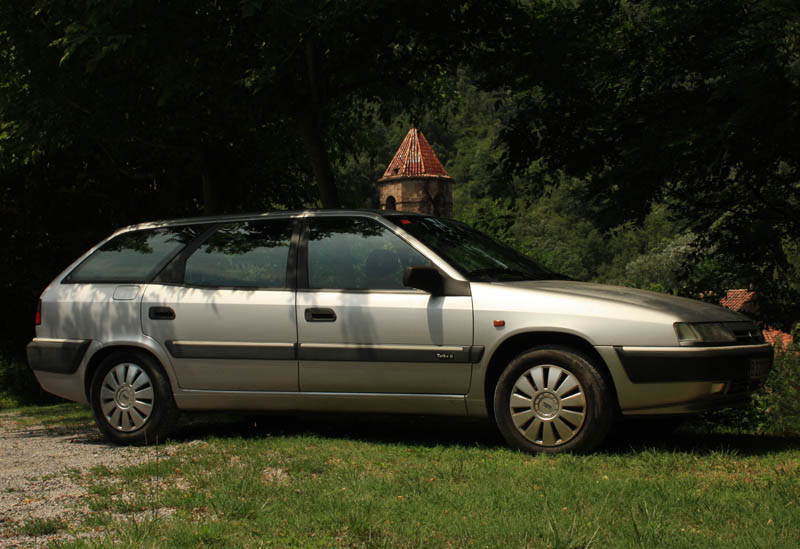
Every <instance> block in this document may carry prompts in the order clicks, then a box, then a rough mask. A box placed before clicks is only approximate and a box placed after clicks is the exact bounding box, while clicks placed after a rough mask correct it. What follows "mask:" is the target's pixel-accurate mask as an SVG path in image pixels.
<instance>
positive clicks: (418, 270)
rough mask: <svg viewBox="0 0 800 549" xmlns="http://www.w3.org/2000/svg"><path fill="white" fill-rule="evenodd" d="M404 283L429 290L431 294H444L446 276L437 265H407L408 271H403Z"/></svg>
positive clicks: (425, 290)
mask: <svg viewBox="0 0 800 549" xmlns="http://www.w3.org/2000/svg"><path fill="white" fill-rule="evenodd" d="M403 285H404V286H408V287H409V288H416V289H418V290H422V291H423V292H428V293H429V294H431V295H442V293H443V290H444V277H443V276H442V273H440V272H439V270H438V269H436V268H435V267H429V266H427V265H426V266H416V267H406V272H405V273H403Z"/></svg>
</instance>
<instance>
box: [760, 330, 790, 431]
mask: <svg viewBox="0 0 800 549" xmlns="http://www.w3.org/2000/svg"><path fill="white" fill-rule="evenodd" d="M753 404H754V406H755V409H756V410H758V412H759V415H763V424H764V425H763V427H762V429H763V430H766V431H769V432H771V433H775V434H795V435H797V434H800V343H798V342H797V341H795V342H794V343H793V344H792V345H789V346H788V347H787V348H786V349H785V350H777V351H776V352H775V363H774V365H773V367H772V371H771V372H770V374H769V377H768V378H767V381H766V383H765V384H764V388H763V389H762V390H761V391H759V392H758V393H756V394H755V395H753Z"/></svg>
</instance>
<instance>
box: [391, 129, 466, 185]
mask: <svg viewBox="0 0 800 549" xmlns="http://www.w3.org/2000/svg"><path fill="white" fill-rule="evenodd" d="M410 177H446V178H448V179H450V176H449V175H447V171H446V170H445V169H444V166H442V163H441V162H440V161H439V158H438V157H437V156H436V153H435V152H433V147H431V144H430V143H428V140H427V139H425V136H424V135H423V134H422V132H421V131H419V130H418V129H417V128H411V129H410V130H408V133H407V134H406V137H405V139H403V142H402V143H401V144H400V148H399V149H397V152H396V153H395V155H394V158H392V161H391V162H390V163H389V166H388V167H387V168H386V171H385V172H384V174H383V177H382V178H381V179H380V180H379V182H381V181H387V180H391V179H399V178H410Z"/></svg>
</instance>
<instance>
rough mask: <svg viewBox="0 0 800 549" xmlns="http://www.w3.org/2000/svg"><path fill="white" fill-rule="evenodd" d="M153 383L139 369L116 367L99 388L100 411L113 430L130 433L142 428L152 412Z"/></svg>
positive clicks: (135, 367)
mask: <svg viewBox="0 0 800 549" xmlns="http://www.w3.org/2000/svg"><path fill="white" fill-rule="evenodd" d="M154 398H155V394H154V392H153V383H152V382H151V381H150V376H148V375H147V372H145V371H144V370H143V369H142V368H141V367H140V366H138V365H136V364H131V363H123V364H118V365H116V366H114V367H113V368H112V369H111V370H110V371H109V372H108V373H107V374H106V377H104V378H103V383H102V385H101V386H100V408H101V409H102V410H103V415H104V416H105V418H106V421H108V424H109V425H111V426H112V427H113V428H114V429H116V430H118V431H122V432H125V433H129V432H131V431H136V430H137V429H140V428H141V427H142V426H144V424H145V423H146V422H147V420H148V419H149V418H150V415H151V414H152V412H153V402H154Z"/></svg>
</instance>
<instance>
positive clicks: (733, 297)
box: [719, 290, 756, 311]
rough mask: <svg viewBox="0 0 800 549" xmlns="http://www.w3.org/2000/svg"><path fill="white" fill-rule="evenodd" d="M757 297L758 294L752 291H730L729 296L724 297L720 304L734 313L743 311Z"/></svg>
mask: <svg viewBox="0 0 800 549" xmlns="http://www.w3.org/2000/svg"><path fill="white" fill-rule="evenodd" d="M755 295H756V293H755V292H751V291H750V290H728V295H726V296H725V297H723V298H722V299H721V300H720V302H719V304H720V305H722V306H723V307H727V308H728V309H730V310H732V311H741V310H742V309H743V308H744V306H745V305H747V304H748V303H750V301H751V300H752V299H753V298H754V297H755Z"/></svg>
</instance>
